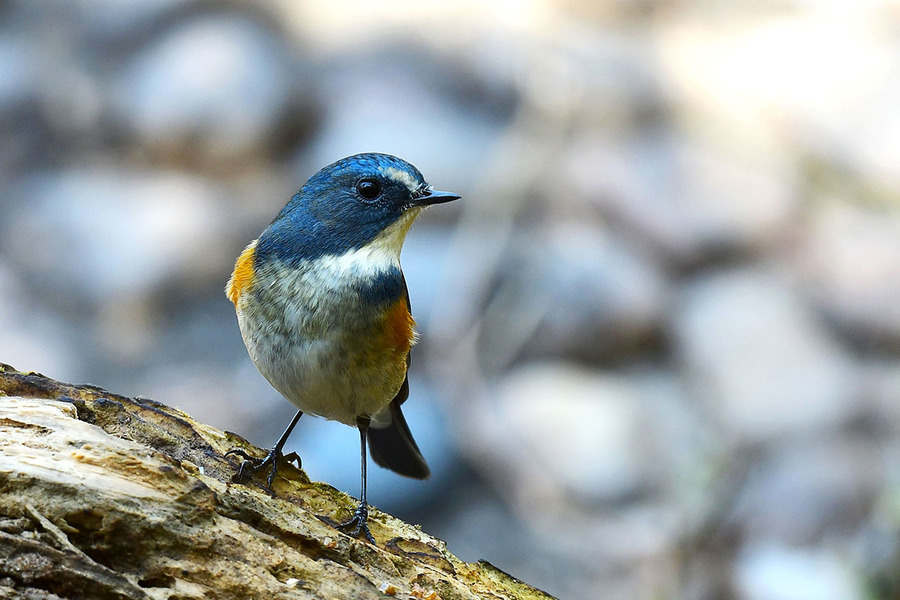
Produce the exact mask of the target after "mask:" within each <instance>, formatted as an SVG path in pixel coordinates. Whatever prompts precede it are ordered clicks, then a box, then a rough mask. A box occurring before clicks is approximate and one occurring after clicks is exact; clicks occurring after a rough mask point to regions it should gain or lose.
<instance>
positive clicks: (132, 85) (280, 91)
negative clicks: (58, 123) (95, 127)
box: [113, 14, 300, 160]
mask: <svg viewBox="0 0 900 600" xmlns="http://www.w3.org/2000/svg"><path fill="white" fill-rule="evenodd" d="M298 76H299V73H298V71H297V70H296V69H295V68H293V63H292V60H291V56H290V54H289V52H288V49H287V47H286V44H285V43H284V41H283V40H281V39H279V38H278V37H277V36H276V35H275V33H273V32H272V31H269V30H268V29H267V28H265V27H264V26H262V25H261V24H259V23H257V22H254V21H252V20H249V19H245V18H240V17H239V16H237V15H229V14H220V15H216V14H209V15H202V16H200V17H197V18H195V19H193V20H189V21H185V22H181V23H178V24H177V25H175V26H173V27H172V28H171V29H169V30H168V31H166V32H164V33H163V34H162V35H161V36H159V37H158V38H155V39H153V40H151V41H149V42H148V43H147V44H146V45H145V46H144V47H142V48H140V49H139V50H138V51H137V53H136V54H135V56H134V57H133V58H131V60H130V61H129V62H128V64H127V65H126V66H125V67H124V68H123V69H122V71H121V74H120V76H119V77H118V79H117V81H116V83H115V86H114V90H115V93H114V95H113V100H114V104H115V109H114V111H115V115H116V117H117V119H118V121H119V123H120V124H121V126H122V127H124V128H125V129H126V130H127V131H130V132H131V133H133V135H135V136H136V138H137V143H138V144H140V145H142V146H145V147H148V148H152V149H155V150H156V151H158V152H160V153H166V152H171V151H180V152H183V153H188V152H191V153H194V156H193V157H192V158H193V160H196V159H197V158H198V156H201V155H203V154H207V155H209V156H211V157H212V158H218V157H223V158H230V157H235V156H246V155H251V154H253V153H258V152H259V148H260V147H262V146H265V143H266V142H267V141H268V140H267V138H268V136H270V135H271V134H273V133H274V131H275V128H276V127H277V126H278V124H279V120H280V119H282V118H283V117H284V116H285V114H284V112H285V110H286V108H287V107H288V106H289V104H290V102H291V100H292V94H294V93H295V91H296V90H299V89H300V88H299V82H298Z"/></svg>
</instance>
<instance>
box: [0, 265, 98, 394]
mask: <svg viewBox="0 0 900 600" xmlns="http://www.w3.org/2000/svg"><path fill="white" fill-rule="evenodd" d="M0 332H2V334H0V357H2V359H0V362H6V363H8V364H20V365H23V366H26V367H27V368H28V369H29V370H34V371H42V372H47V373H62V374H63V376H65V377H71V376H73V375H74V374H75V373H77V372H78V371H79V367H81V366H82V365H80V364H78V362H79V361H78V358H77V353H76V352H75V351H74V348H72V344H71V334H72V326H71V324H70V323H65V322H64V321H62V320H61V319H55V318H53V316H52V315H50V314H48V313H47V311H46V310H40V309H39V308H37V307H36V306H35V302H34V300H33V299H32V298H30V297H29V294H28V290H27V288H26V286H25V285H24V284H23V283H22V281H20V279H19V278H18V277H17V276H16V274H15V273H13V269H12V268H11V267H10V266H9V265H8V264H6V263H5V262H0Z"/></svg>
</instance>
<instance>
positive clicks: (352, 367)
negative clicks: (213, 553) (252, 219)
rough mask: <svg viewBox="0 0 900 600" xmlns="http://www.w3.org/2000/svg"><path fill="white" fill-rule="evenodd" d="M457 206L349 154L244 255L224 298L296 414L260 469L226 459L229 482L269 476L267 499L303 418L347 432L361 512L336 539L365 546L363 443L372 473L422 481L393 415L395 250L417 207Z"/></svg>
mask: <svg viewBox="0 0 900 600" xmlns="http://www.w3.org/2000/svg"><path fill="white" fill-rule="evenodd" d="M458 198H459V196H458V195H456V194H453V193H450V192H439V191H436V190H433V189H432V188H431V186H429V185H428V184H427V183H425V180H424V179H423V177H422V174H421V173H420V172H419V170H418V169H416V168H415V167H414V166H412V165H411V164H409V163H408V162H406V161H404V160H402V159H399V158H397V157H395V156H390V155H388V154H375V153H369V154H356V155H354V156H349V157H347V158H343V159H341V160H339V161H337V162H335V163H332V164H330V165H328V166H327V167H324V168H323V169H321V170H320V171H319V172H317V173H316V174H315V175H313V176H312V177H310V178H309V180H308V181H307V182H306V184H305V185H304V186H303V187H302V188H301V189H300V191H299V192H297V194H296V195H294V197H293V198H291V200H290V202H288V203H287V205H286V206H285V207H284V208H283V209H282V211H281V212H280V213H279V214H278V216H277V217H275V219H274V220H273V221H272V223H271V224H270V225H269V226H268V227H267V228H266V230H265V231H263V233H262V235H260V236H259V238H258V239H256V240H254V241H252V242H250V244H249V245H248V246H247V247H246V248H245V249H244V251H243V252H242V253H241V255H240V257H238V259H237V263H236V264H235V267H234V273H233V274H232V275H231V278H230V279H229V280H228V285H227V286H226V288H225V293H226V294H227V296H228V298H229V299H230V300H231V301H232V302H233V303H234V306H235V310H236V311H237V318H238V324H239V325H240V329H241V335H242V336H243V338H244V344H246V346H247V350H248V352H249V353H250V358H251V359H253V362H254V364H256V367H257V368H258V369H259V371H260V373H262V375H263V376H264V377H265V378H266V379H267V380H268V381H269V383H271V384H272V386H273V387H274V388H275V389H276V390H278V392H279V393H281V395H282V396H284V397H285V398H287V399H288V400H289V401H290V402H292V403H293V404H294V405H295V406H296V407H297V408H298V409H299V410H298V411H297V414H296V415H295V416H294V418H293V420H292V421H291V423H290V425H288V427H287V429H286V430H285V432H284V433H283V434H282V436H281V438H279V440H278V442H277V443H276V444H275V447H274V448H273V449H272V451H271V452H269V454H268V455H267V456H266V457H265V458H263V459H258V458H253V457H251V456H249V455H248V454H246V453H245V452H243V451H242V450H232V451H230V452H229V454H236V455H239V456H241V457H242V458H243V459H244V461H243V462H242V463H241V467H240V470H239V472H238V478H239V479H240V478H243V477H244V475H245V473H246V471H247V470H251V471H257V470H260V469H263V468H265V467H266V466H271V471H270V473H269V477H268V486H269V488H270V489H271V486H272V481H273V479H274V477H275V472H276V470H277V468H278V461H279V460H280V459H281V458H282V457H283V455H282V449H283V448H284V444H285V442H286V441H287V438H288V436H289V435H290V434H291V431H292V430H293V429H294V426H295V425H296V424H297V421H298V420H299V419H300V417H301V416H302V415H303V413H309V414H313V415H318V416H320V417H324V418H326V419H331V420H334V421H339V422H341V423H345V424H347V425H351V426H356V427H357V428H358V429H359V435H360V448H361V449H360V455H361V463H362V464H361V480H362V486H361V487H362V491H361V493H360V502H359V506H358V508H357V509H356V512H355V513H354V515H353V517H352V518H351V519H350V520H348V521H346V522H344V523H341V524H339V525H338V526H337V527H338V528H340V529H344V530H349V529H350V528H353V531H352V535H354V536H356V537H358V536H359V535H360V534H362V535H364V536H365V537H366V539H368V540H369V541H371V542H372V543H375V540H374V538H373V537H372V534H371V533H370V532H369V527H368V524H367V518H368V507H367V504H366V442H367V440H368V445H369V449H370V451H371V454H372V458H373V460H374V461H375V462H376V463H377V464H379V465H381V466H382V467H386V468H388V469H390V470H392V471H394V472H396V473H399V474H400V475H405V476H407V477H413V478H416V479H425V478H427V477H428V476H429V475H430V471H429V469H428V465H427V463H426V462H425V459H424V458H423V457H422V454H421V452H420V451H419V448H418V446H417V445H416V442H415V441H414V440H413V437H412V434H411V433H410V431H409V427H408V426H407V424H406V420H405V419H404V418H403V412H402V411H401V405H402V404H403V402H404V401H405V400H406V399H407V397H408V396H409V379H408V377H407V372H408V370H409V354H410V348H411V346H412V345H413V344H414V343H415V341H416V331H415V325H416V323H415V321H414V320H413V317H412V314H411V313H410V305H409V293H408V291H407V289H406V280H405V279H404V276H403V271H402V270H401V269H400V249H401V247H402V246H403V241H404V239H405V238H406V234H407V232H408V231H409V228H410V226H411V225H412V223H413V221H414V220H415V218H416V217H417V216H418V215H419V213H421V212H422V210H423V209H424V208H425V207H426V206H429V205H431V204H438V203H441V202H449V201H451V200H456V199H458Z"/></svg>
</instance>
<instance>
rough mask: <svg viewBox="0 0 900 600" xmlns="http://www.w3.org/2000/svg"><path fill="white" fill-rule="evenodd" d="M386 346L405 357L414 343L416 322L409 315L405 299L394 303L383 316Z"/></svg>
mask: <svg viewBox="0 0 900 600" xmlns="http://www.w3.org/2000/svg"><path fill="white" fill-rule="evenodd" d="M384 333H385V338H386V339H385V342H386V345H387V346H388V347H389V348H391V349H393V350H395V351H396V352H399V353H401V354H402V355H403V356H405V355H406V354H407V353H408V352H409V349H410V347H412V345H413V343H414V342H415V341H416V321H415V319H413V316H412V315H411V314H409V308H408V306H407V304H406V298H401V299H400V300H399V301H398V302H396V303H395V304H394V305H393V306H392V307H391V308H390V309H389V310H388V312H387V314H386V315H385V332H384Z"/></svg>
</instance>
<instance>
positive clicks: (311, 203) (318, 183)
mask: <svg viewBox="0 0 900 600" xmlns="http://www.w3.org/2000/svg"><path fill="white" fill-rule="evenodd" d="M367 178H371V179H375V180H377V182H378V184H379V185H380V187H381V194H380V196H379V197H378V198H377V199H376V200H375V201H373V202H366V201H365V199H361V198H360V197H359V194H358V191H357V185H358V183H359V182H360V181H361V180H363V179H367ZM425 190H426V183H425V180H424V178H423V177H422V173H420V172H419V170H418V169H417V168H415V167H414V166H412V165H411V164H409V163H408V162H406V161H405V160H403V159H400V158H397V157H395V156H390V155H387V154H373V153H369V154H357V155H355V156H350V157H348V158H344V159H342V160H339V161H337V162H334V163H332V164H330V165H328V166H327V167H324V168H322V169H321V170H320V171H319V172H317V173H316V174H315V175H313V176H312V177H310V178H309V180H308V181H307V182H306V184H305V185H304V186H303V187H302V188H300V191H299V192H297V193H296V194H294V196H293V197H292V198H291V201H290V202H288V203H287V205H285V207H284V208H283V209H282V210H281V212H280V213H279V214H278V216H276V217H275V219H274V220H273V221H272V223H271V224H270V225H269V227H268V229H267V230H266V231H265V232H264V233H263V235H262V236H261V237H260V239H259V243H258V245H257V250H256V252H257V254H256V257H257V258H256V260H257V261H263V260H267V259H269V258H278V259H281V260H283V261H285V262H288V263H295V262H297V261H301V260H311V259H315V258H319V257H322V256H327V255H337V254H343V253H344V252H347V251H349V250H354V249H358V248H361V247H363V246H365V245H366V244H368V243H369V242H371V241H372V240H373V239H375V237H376V236H377V235H378V234H379V233H381V232H382V231H384V229H385V228H387V227H388V226H389V225H391V224H392V223H394V222H395V221H396V220H397V219H399V218H400V217H401V216H402V215H403V212H404V211H405V210H406V209H407V208H408V207H409V206H410V204H411V203H412V202H413V201H414V199H415V196H416V195H417V194H418V193H423V192H424V191H425Z"/></svg>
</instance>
